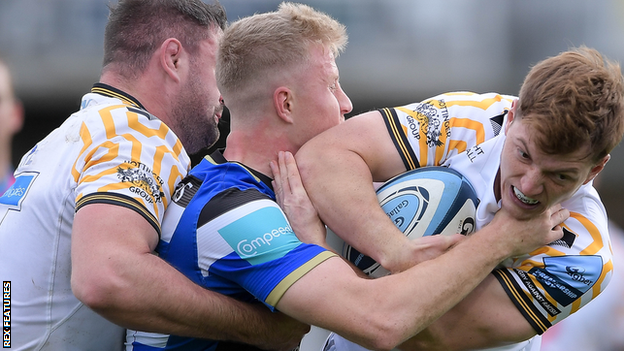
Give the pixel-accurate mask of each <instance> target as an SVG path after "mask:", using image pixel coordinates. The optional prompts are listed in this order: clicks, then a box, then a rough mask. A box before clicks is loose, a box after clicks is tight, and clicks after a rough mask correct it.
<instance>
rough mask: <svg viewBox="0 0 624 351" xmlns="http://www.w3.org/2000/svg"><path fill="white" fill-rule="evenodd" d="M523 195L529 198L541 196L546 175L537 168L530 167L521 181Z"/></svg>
mask: <svg viewBox="0 0 624 351" xmlns="http://www.w3.org/2000/svg"><path fill="white" fill-rule="evenodd" d="M520 185H521V189H520V191H522V193H523V194H524V195H527V196H533V195H537V194H540V193H541V192H542V191H543V189H544V175H543V174H542V172H540V170H539V169H537V167H530V168H529V169H528V170H527V171H526V172H525V173H524V175H523V176H522V178H521V180H520Z"/></svg>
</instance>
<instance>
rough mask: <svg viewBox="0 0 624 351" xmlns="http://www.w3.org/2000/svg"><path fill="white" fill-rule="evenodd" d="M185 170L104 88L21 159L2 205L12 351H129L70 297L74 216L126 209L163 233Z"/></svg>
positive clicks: (139, 109)
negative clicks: (91, 207) (93, 207)
mask: <svg viewBox="0 0 624 351" xmlns="http://www.w3.org/2000/svg"><path fill="white" fill-rule="evenodd" d="M189 166H190V160H189V158H188V156H187V154H186V152H185V151H184V148H183V147H182V144H181V143H180V140H179V139H178V138H177V136H176V135H175V134H174V133H173V132H172V131H171V130H170V129H169V128H168V127H167V126H166V125H165V124H163V123H162V122H161V121H160V120H159V119H158V118H156V117H155V116H153V115H151V114H149V113H148V112H147V111H146V110H145V109H144V108H143V106H142V105H141V103H140V102H139V101H138V100H136V99H135V98H134V97H132V96H130V95H128V94H126V93H124V92H122V91H120V90H117V89H115V88H113V87H110V86H107V85H104V84H95V85H94V87H93V89H92V90H91V92H90V93H88V94H86V95H84V97H83V98H82V105H81V108H80V111H78V112H76V113H74V114H73V115H71V116H70V117H69V118H67V119H66V120H65V122H63V124H62V125H61V126H60V127H59V128H57V129H56V130H54V131H53V132H51V133H50V134H49V135H48V136H47V137H46V138H45V139H43V140H42V141H40V142H39V143H37V145H36V146H35V147H34V148H33V149H32V150H30V151H29V152H28V153H27V154H26V155H25V156H24V157H23V158H22V160H21V162H20V164H19V166H18V167H17V169H16V171H15V183H14V184H13V185H12V186H11V187H10V188H9V189H8V190H7V191H6V192H5V193H4V195H3V196H1V197H0V257H1V260H2V264H0V278H2V280H3V281H10V282H11V285H10V286H11V299H12V300H11V302H12V306H11V307H12V310H11V312H12V314H11V317H12V320H11V322H12V333H11V336H12V340H11V341H12V344H11V346H12V348H13V349H16V350H22V349H28V350H93V349H97V350H121V349H122V348H123V336H124V330H123V328H121V327H119V326H117V325H115V324H113V323H111V322H109V321H107V320H106V319H104V318H103V317H101V316H100V315H98V314H96V313H95V312H93V311H92V310H91V309H89V308H88V307H86V306H84V305H83V304H82V303H81V302H80V301H78V299H76V297H75V296H74V295H73V294H72V290H71V284H70V277H71V253H70V251H71V250H70V249H71V232H72V224H73V220H74V214H75V212H76V211H77V210H78V209H79V208H80V207H81V206H85V205H87V204H91V203H106V204H113V205H118V206H124V207H126V208H129V209H132V210H134V211H136V212H137V213H139V214H141V215H142V216H143V218H145V220H146V221H148V222H149V223H150V224H151V225H152V226H153V227H154V229H155V230H157V231H159V232H160V223H161V221H162V218H163V215H164V212H165V208H166V207H167V205H168V204H169V200H170V198H171V193H172V192H173V190H174V189H175V184H176V183H177V182H179V181H180V180H182V178H184V176H186V173H187V172H188V170H189V168H190V167H189ZM130 234H131V233H129V235H130Z"/></svg>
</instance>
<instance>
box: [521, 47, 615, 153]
mask: <svg viewBox="0 0 624 351" xmlns="http://www.w3.org/2000/svg"><path fill="white" fill-rule="evenodd" d="M518 103H519V106H518V108H517V113H518V116H521V118H523V119H524V120H526V122H527V123H529V124H530V125H532V126H533V130H534V131H536V132H537V133H536V135H535V138H536V141H537V145H538V146H539V147H540V149H542V151H544V152H547V153H550V154H559V155H565V154H569V153H572V152H575V151H578V150H579V149H581V148H582V147H585V146H586V145H589V146H590V151H589V152H590V153H589V154H588V155H587V157H589V158H591V159H592V160H593V161H598V160H600V159H601V158H603V157H604V156H606V155H607V154H609V153H610V152H611V150H613V148H614V147H615V146H616V145H617V144H618V143H619V142H620V140H621V139H622V135H623V134H624V83H623V78H622V73H621V70H620V66H619V64H617V63H615V62H612V61H609V60H605V59H603V57H602V56H601V55H600V53H599V52H598V51H596V50H593V49H590V48H587V47H579V48H576V49H573V50H571V51H566V52H563V53H561V54H559V55H557V56H554V57H550V58H548V59H546V60H544V61H541V62H540V63H538V64H537V65H535V66H534V67H533V68H532V69H531V71H530V72H529V74H528V75H527V76H526V78H525V80H524V83H523V84H522V88H521V89H520V94H519V102H518Z"/></svg>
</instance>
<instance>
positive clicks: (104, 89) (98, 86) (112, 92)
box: [91, 83, 145, 110]
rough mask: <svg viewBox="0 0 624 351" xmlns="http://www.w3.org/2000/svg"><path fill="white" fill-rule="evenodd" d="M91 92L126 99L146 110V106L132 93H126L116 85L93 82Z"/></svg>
mask: <svg viewBox="0 0 624 351" xmlns="http://www.w3.org/2000/svg"><path fill="white" fill-rule="evenodd" d="M91 92H92V93H97V94H100V95H104V96H108V97H113V98H117V99H120V100H123V101H126V102H128V103H130V104H131V105H135V106H136V107H138V108H141V109H143V110H145V107H143V105H141V103H140V102H139V100H137V99H136V98H134V97H133V96H132V95H130V94H128V93H126V92H124V91H122V90H119V89H117V88H115V87H112V86H110V85H108V84H104V83H95V84H93V88H91Z"/></svg>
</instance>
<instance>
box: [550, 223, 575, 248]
mask: <svg viewBox="0 0 624 351" xmlns="http://www.w3.org/2000/svg"><path fill="white" fill-rule="evenodd" d="M561 229H563V237H562V238H561V239H559V240H556V241H553V242H552V243H550V244H548V245H549V246H552V245H560V246H563V247H567V248H568V249H570V248H572V245H574V241H575V240H576V234H574V233H572V232H571V231H569V230H567V229H566V228H565V227H561Z"/></svg>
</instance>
